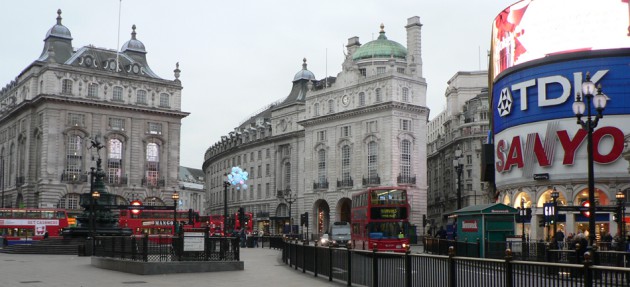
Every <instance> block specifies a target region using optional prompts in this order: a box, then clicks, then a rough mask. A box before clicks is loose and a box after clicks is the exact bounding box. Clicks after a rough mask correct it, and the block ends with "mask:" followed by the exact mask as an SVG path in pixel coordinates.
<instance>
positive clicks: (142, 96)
mask: <svg viewBox="0 0 630 287" xmlns="http://www.w3.org/2000/svg"><path fill="white" fill-rule="evenodd" d="M136 104H141V105H146V104H147V91H145V90H138V91H137V92H136Z"/></svg>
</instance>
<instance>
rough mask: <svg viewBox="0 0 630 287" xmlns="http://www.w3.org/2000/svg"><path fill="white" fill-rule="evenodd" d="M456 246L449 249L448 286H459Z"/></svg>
mask: <svg viewBox="0 0 630 287" xmlns="http://www.w3.org/2000/svg"><path fill="white" fill-rule="evenodd" d="M453 257H455V248H454V247H452V246H451V247H450V248H449V249H448V286H450V287H456V286H457V269H456V268H455V258H453Z"/></svg>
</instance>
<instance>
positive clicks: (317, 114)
mask: <svg viewBox="0 0 630 287" xmlns="http://www.w3.org/2000/svg"><path fill="white" fill-rule="evenodd" d="M313 114H314V115H315V116H319V103H315V104H314V105H313Z"/></svg>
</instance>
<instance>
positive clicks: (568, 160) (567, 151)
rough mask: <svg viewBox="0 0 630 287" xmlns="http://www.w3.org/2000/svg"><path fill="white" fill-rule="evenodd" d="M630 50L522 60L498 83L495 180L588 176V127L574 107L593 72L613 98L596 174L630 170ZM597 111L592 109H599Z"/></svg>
mask: <svg viewBox="0 0 630 287" xmlns="http://www.w3.org/2000/svg"><path fill="white" fill-rule="evenodd" d="M628 63H630V49H615V50H605V51H589V52H576V53H572V54H564V55H556V56H550V57H548V58H546V59H541V60H536V61H532V62H530V63H528V64H523V65H520V66H518V68H515V69H512V70H510V73H506V74H503V75H501V76H500V77H499V78H497V80H496V82H495V83H494V86H493V87H492V113H493V120H492V125H493V126H492V128H493V131H494V148H495V151H494V152H495V172H496V173H495V179H496V183H497V186H498V187H501V186H503V185H506V184H522V183H527V182H531V181H532V180H534V179H535V175H540V174H547V175H548V178H547V179H549V180H556V179H570V178H575V177H576V176H580V175H581V176H583V175H584V173H586V170H585V168H584V167H586V166H587V152H586V148H587V147H586V145H587V143H586V141H587V140H586V137H587V132H586V131H585V130H583V129H582V128H581V127H580V126H579V125H577V124H576V117H575V114H574V113H573V110H572V105H573V103H574V101H575V98H576V96H577V94H578V93H579V92H581V85H582V81H583V79H584V78H585V76H586V72H590V74H591V81H593V82H594V83H595V84H596V85H599V84H601V85H602V92H603V93H604V94H605V95H606V96H607V97H608V102H607V105H606V109H605V111H604V118H603V119H602V120H601V121H600V122H599V125H598V127H597V128H596V129H595V130H594V132H593V147H594V148H593V158H594V162H595V164H596V168H595V172H596V173H600V174H608V175H610V174H619V175H620V176H622V175H626V174H627V168H628V164H627V162H626V161H625V160H620V159H622V153H623V150H624V136H625V135H627V134H630V121H628V114H630V97H628V96H627V95H629V94H630V81H629V80H630V78H629V77H628V75H630V65H628ZM595 113H596V112H595V110H594V109H592V114H595Z"/></svg>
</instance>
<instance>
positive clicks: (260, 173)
mask: <svg viewBox="0 0 630 287" xmlns="http://www.w3.org/2000/svg"><path fill="white" fill-rule="evenodd" d="M261 167H262V166H260V165H259V166H258V178H261V177H262V168H261Z"/></svg>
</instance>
